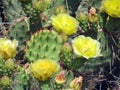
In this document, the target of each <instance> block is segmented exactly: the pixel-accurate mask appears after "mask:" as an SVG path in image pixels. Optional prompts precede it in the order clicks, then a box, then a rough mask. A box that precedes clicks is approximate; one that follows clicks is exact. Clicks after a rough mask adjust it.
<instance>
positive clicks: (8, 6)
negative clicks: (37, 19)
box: [3, 0, 25, 23]
mask: <svg viewBox="0 0 120 90" xmlns="http://www.w3.org/2000/svg"><path fill="white" fill-rule="evenodd" d="M3 5H4V12H3V13H4V17H5V19H6V21H9V23H13V21H15V20H16V19H18V18H20V17H22V16H25V13H24V11H23V9H22V7H21V4H20V2H19V1H18V0H17V1H14V0H4V1H3Z"/></svg>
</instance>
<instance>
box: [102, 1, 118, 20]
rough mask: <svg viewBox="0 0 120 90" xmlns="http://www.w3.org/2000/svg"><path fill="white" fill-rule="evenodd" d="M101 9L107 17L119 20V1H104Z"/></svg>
mask: <svg viewBox="0 0 120 90" xmlns="http://www.w3.org/2000/svg"><path fill="white" fill-rule="evenodd" d="M102 9H103V11H105V12H106V13H107V14H108V15H109V16H111V17H114V18H120V0H104V1H103V4H102Z"/></svg>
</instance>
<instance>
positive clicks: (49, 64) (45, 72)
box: [30, 59, 59, 81]
mask: <svg viewBox="0 0 120 90" xmlns="http://www.w3.org/2000/svg"><path fill="white" fill-rule="evenodd" d="M30 70H31V72H32V73H33V75H34V76H35V77H36V78H37V79H39V80H42V81H45V80H47V79H49V78H51V77H52V75H53V74H55V73H56V72H57V71H58V70H59V65H58V64H57V63H56V62H55V61H53V60H46V59H43V60H37V61H36V62H34V63H32V64H31V65H30Z"/></svg>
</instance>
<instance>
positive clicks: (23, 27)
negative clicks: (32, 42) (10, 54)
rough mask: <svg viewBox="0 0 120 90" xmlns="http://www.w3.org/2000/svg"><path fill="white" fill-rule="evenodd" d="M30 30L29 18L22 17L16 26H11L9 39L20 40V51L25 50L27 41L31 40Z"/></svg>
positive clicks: (15, 23)
mask: <svg viewBox="0 0 120 90" xmlns="http://www.w3.org/2000/svg"><path fill="white" fill-rule="evenodd" d="M30 35H31V33H30V28H29V19H28V18H27V17H21V18H19V19H17V21H16V22H14V24H11V25H10V26H9V30H8V33H7V37H8V38H10V39H14V38H16V39H17V40H19V47H18V49H19V50H20V51H21V50H24V49H25V46H26V41H28V40H29V39H30Z"/></svg>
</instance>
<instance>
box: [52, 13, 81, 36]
mask: <svg viewBox="0 0 120 90" xmlns="http://www.w3.org/2000/svg"><path fill="white" fill-rule="evenodd" d="M51 20H52V25H53V27H54V28H55V30H56V31H57V32H59V33H64V34H66V35H72V34H75V33H76V32H77V28H78V25H79V23H78V21H77V20H76V19H75V18H73V17H72V16H70V15H69V14H58V15H57V16H53V17H51Z"/></svg>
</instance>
